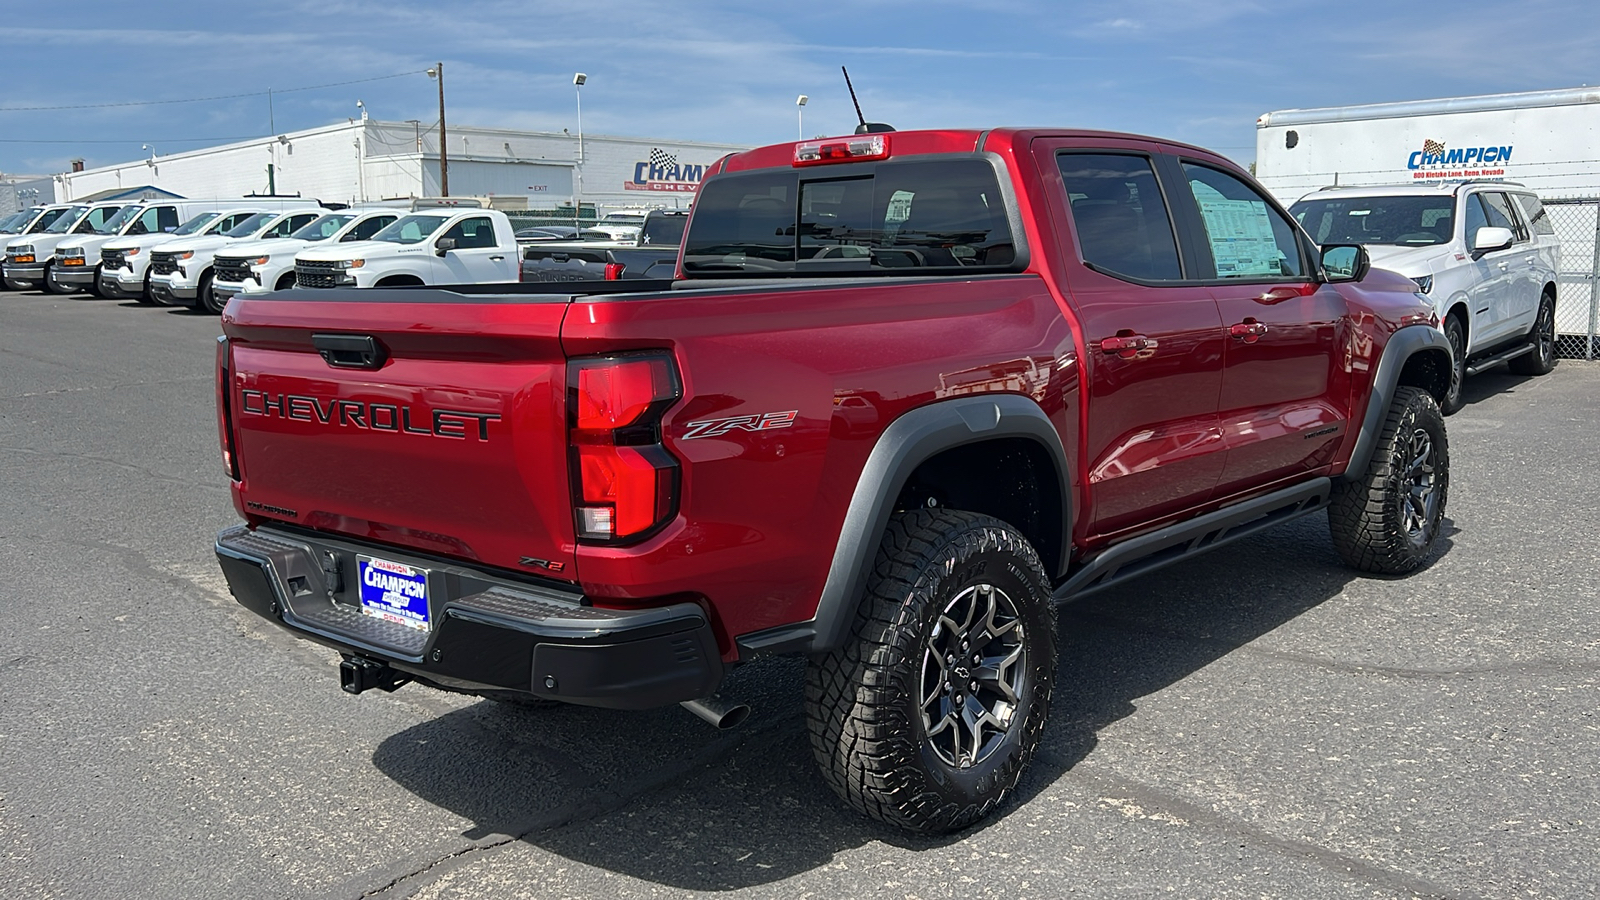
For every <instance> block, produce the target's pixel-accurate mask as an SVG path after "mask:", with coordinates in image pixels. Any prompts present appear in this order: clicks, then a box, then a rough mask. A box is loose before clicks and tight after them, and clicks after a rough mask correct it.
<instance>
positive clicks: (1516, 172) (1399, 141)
mask: <svg viewBox="0 0 1600 900" xmlns="http://www.w3.org/2000/svg"><path fill="white" fill-rule="evenodd" d="M1597 147H1600V88H1590V87H1581V88H1565V89H1562V90H1553V91H1530V92H1526V93H1518V94H1488V95H1484V96H1478V97H1446V98H1443V99H1438V100H1412V101H1406V102H1402V103H1371V104H1365V105H1361V106H1336V107H1328V108H1325V109H1285V110H1279V111H1277V112H1269V113H1267V114H1265V115H1263V116H1261V117H1260V118H1258V119H1257V120H1256V169H1255V173H1256V179H1257V180H1259V181H1260V182H1261V183H1262V185H1264V186H1265V187H1266V188H1267V190H1269V191H1271V192H1272V193H1273V194H1274V195H1275V196H1276V197H1277V198H1278V199H1279V200H1280V201H1282V202H1283V204H1284V205H1285V206H1287V205H1289V204H1291V203H1293V202H1294V201H1296V200H1298V199H1300V198H1301V197H1302V196H1304V195H1306V194H1308V193H1310V192H1311V191H1314V190H1317V189H1319V188H1324V187H1327V186H1329V185H1340V186H1360V185H1378V184H1430V183H1438V184H1441V185H1449V184H1450V183H1451V182H1459V181H1462V180H1464V179H1469V178H1475V179H1489V180H1496V181H1514V182H1517V183H1519V184H1522V185H1524V186H1526V187H1529V188H1532V189H1533V191H1534V192H1535V193H1537V194H1538V195H1539V197H1540V199H1542V200H1545V201H1551V200H1558V201H1559V200H1563V199H1578V198H1585V199H1590V200H1593V199H1594V198H1600V153H1597V152H1596V148H1597ZM1597 209H1600V204H1596V203H1594V202H1590V203H1584V204H1573V205H1561V206H1559V207H1556V208H1552V213H1558V214H1560V219H1559V220H1557V221H1556V226H1557V233H1558V235H1559V236H1560V237H1561V265H1562V272H1561V274H1560V275H1559V276H1558V279H1557V288H1556V289H1557V293H1558V298H1557V299H1558V303H1557V313H1556V320H1557V326H1558V328H1559V330H1560V331H1561V332H1562V333H1563V334H1568V335H1575V334H1584V333H1586V338H1587V344H1588V346H1589V349H1587V350H1586V351H1585V352H1586V353H1593V352H1594V351H1593V343H1594V340H1595V338H1594V334H1595V320H1596V317H1597V312H1600V304H1597V303H1596V295H1595V292H1594V287H1595V284H1596V282H1597V280H1600V243H1597V241H1596V237H1597V233H1600V220H1597V219H1596V210H1597ZM1552 218H1553V219H1555V218H1556V216H1552ZM1585 225H1587V226H1588V227H1585Z"/></svg>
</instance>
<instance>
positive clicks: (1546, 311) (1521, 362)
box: [1506, 291, 1556, 375]
mask: <svg viewBox="0 0 1600 900" xmlns="http://www.w3.org/2000/svg"><path fill="white" fill-rule="evenodd" d="M1528 343H1529V344H1531V345H1532V346H1533V352H1532V353H1526V354H1523V355H1522V356H1519V357H1517V358H1516V359H1513V360H1512V361H1511V362H1510V363H1508V364H1507V365H1506V368H1508V369H1510V370H1511V371H1512V372H1513V373H1515V374H1517V375H1548V374H1550V370H1551V369H1554V368H1555V367H1556V298H1555V295H1553V294H1551V293H1550V292H1548V291H1546V292H1545V295H1544V296H1543V297H1540V298H1539V315H1538V316H1537V317H1536V318H1535V319H1534V320H1533V331H1531V332H1529V334H1528Z"/></svg>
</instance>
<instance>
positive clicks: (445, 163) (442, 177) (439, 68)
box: [428, 62, 450, 197]
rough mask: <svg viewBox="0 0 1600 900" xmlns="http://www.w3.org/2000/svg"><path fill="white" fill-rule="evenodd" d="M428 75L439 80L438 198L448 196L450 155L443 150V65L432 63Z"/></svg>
mask: <svg viewBox="0 0 1600 900" xmlns="http://www.w3.org/2000/svg"><path fill="white" fill-rule="evenodd" d="M428 74H429V75H430V76H432V77H434V78H437V79H439V196H441V197H448V196H450V155H449V151H448V150H446V149H445V133H444V63H442V62H440V63H434V67H433V68H431V69H429V70H428Z"/></svg>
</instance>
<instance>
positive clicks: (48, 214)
mask: <svg viewBox="0 0 1600 900" xmlns="http://www.w3.org/2000/svg"><path fill="white" fill-rule="evenodd" d="M67 211H68V210H66V209H64V208H63V209H47V210H45V211H44V212H42V213H40V214H39V221H37V222H34V223H33V227H32V228H29V229H28V233H29V234H38V233H39V232H41V231H44V230H45V229H47V228H49V227H50V226H51V225H54V224H55V223H56V220H57V219H59V218H61V216H62V214H63V213H66V212H67Z"/></svg>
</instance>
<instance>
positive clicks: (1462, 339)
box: [1439, 315, 1467, 416]
mask: <svg viewBox="0 0 1600 900" xmlns="http://www.w3.org/2000/svg"><path fill="white" fill-rule="evenodd" d="M1444 337H1445V340H1447V341H1449V342H1450V356H1451V357H1452V359H1453V362H1454V366H1453V367H1452V368H1451V369H1450V387H1449V389H1448V390H1446V391H1445V393H1444V400H1443V401H1442V402H1441V403H1440V404H1439V411H1440V412H1441V413H1443V414H1445V415H1447V416H1448V415H1450V414H1451V413H1453V412H1455V411H1456V410H1458V409H1460V408H1461V406H1462V404H1463V403H1464V402H1465V401H1463V400H1462V399H1461V383H1462V382H1463V381H1465V380H1466V378H1467V329H1466V327H1465V326H1463V325H1462V324H1461V319H1460V317H1459V316H1453V315H1452V316H1451V317H1449V318H1448V319H1445V320H1444Z"/></svg>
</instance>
